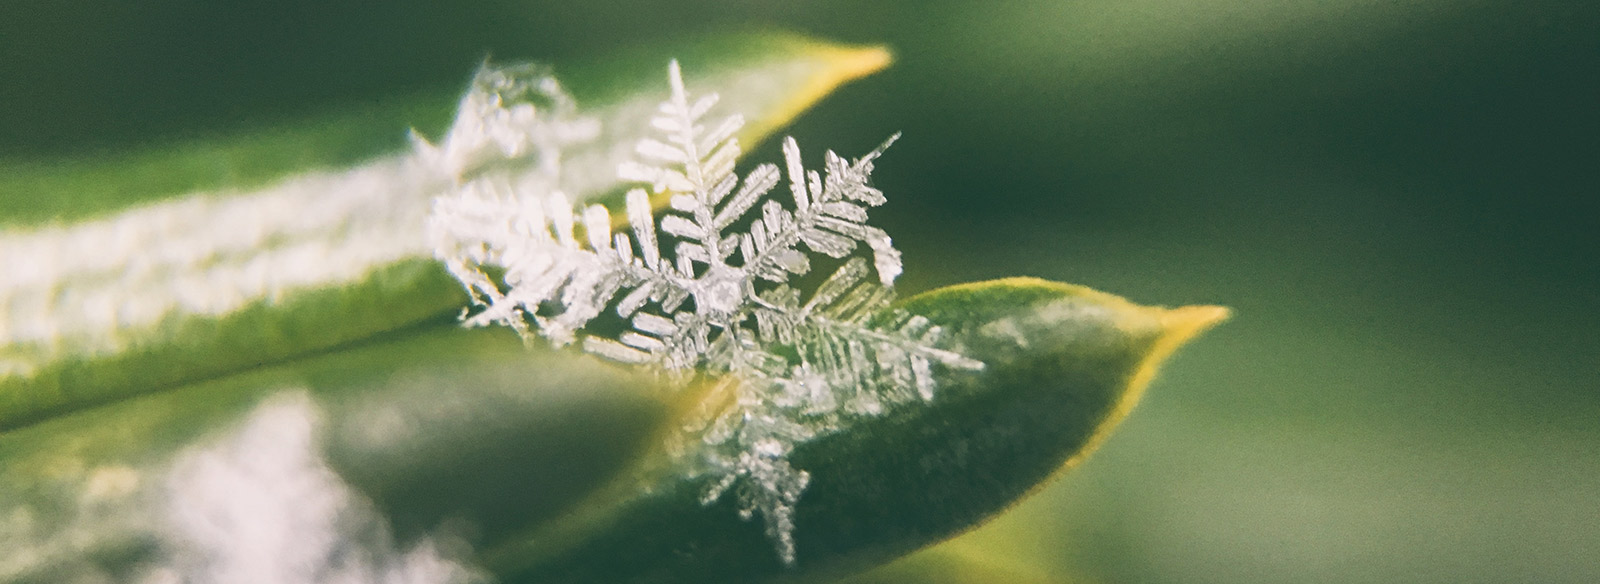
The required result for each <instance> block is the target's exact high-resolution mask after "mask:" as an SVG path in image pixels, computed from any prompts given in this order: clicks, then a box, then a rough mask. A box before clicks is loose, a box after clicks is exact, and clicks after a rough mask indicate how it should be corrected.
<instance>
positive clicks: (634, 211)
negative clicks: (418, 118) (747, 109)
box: [430, 61, 983, 564]
mask: <svg viewBox="0 0 1600 584" xmlns="http://www.w3.org/2000/svg"><path fill="white" fill-rule="evenodd" d="M669 80H670V84H671V96H670V97H669V98H668V99H667V100H666V101H665V102H663V103H662V104H661V106H660V108H659V110H658V112H657V114H656V115H655V117H654V118H653V119H652V120H651V124H652V126H653V128H654V129H655V130H657V131H658V132H659V133H660V137H659V139H654V138H650V139H644V140H642V141H640V142H639V144H638V147H637V149H636V152H637V154H638V155H639V156H640V157H642V158H643V159H644V160H645V161H646V162H630V163H625V164H623V165H621V167H620V168H619V169H618V174H619V176H620V177H621V178H623V179H625V180H633V181H639V182H641V183H645V184H646V185H648V186H649V188H650V190H652V191H654V192H655V193H657V194H658V195H661V196H664V197H667V199H668V201H669V202H670V206H671V211H670V212H668V213H665V214H663V216H662V217H661V218H660V220H659V224H658V223H657V220H656V219H655V218H654V216H653V212H652V207H651V203H650V195H649V194H648V193H647V192H646V189H645V188H642V187H641V188H635V189H632V190H630V191H628V192H627V194H626V196H625V210H626V215H627V224H628V227H629V228H630V229H628V231H629V232H631V235H630V233H628V232H620V231H619V232H616V233H613V231H612V225H613V223H612V218H611V214H610V213H609V212H608V211H607V210H606V209H605V208H604V207H602V206H599V205H591V206H588V207H585V208H584V209H582V211H581V213H580V212H578V211H575V210H574V209H573V207H572V204H571V202H570V201H569V200H568V198H567V197H566V195H564V194H562V193H560V192H553V191H549V190H542V191H541V190H537V189H529V188H527V187H526V185H527V184H530V181H528V180H525V179H519V180H510V179H508V178H507V177H505V176H498V175H494V174H492V173H491V174H481V173H480V174H479V175H477V176H475V177H473V178H472V179H470V180H463V181H462V182H461V183H460V184H459V186H458V187H457V189H456V190H455V192H453V193H451V194H450V195H448V196H445V197H441V198H439V199H438V200H437V201H436V202H435V208H434V215H433V216H432V217H431V218H430V230H431V232H432V234H433V237H434V241H435V243H436V245H437V250H438V256H439V257H440V259H441V260H443V261H444V263H445V265H446V266H447V267H448V268H449V270H450V271H451V273H452V274H454V275H455V276H456V277H457V278H459V279H460V280H461V282H462V283H463V284H464V285H465V286H466V287H467V289H468V291H469V292H470V293H471V295H472V297H473V302H474V304H475V306H476V307H477V309H476V311H469V312H468V313H464V314H463V318H464V320H465V322H466V323H467V324H468V325H472V326H482V325H489V324H502V325H506V326H510V327H511V328H513V329H515V330H517V331H518V332H519V333H520V334H521V335H523V337H524V339H530V340H531V339H535V338H543V339H545V340H546V341H548V342H550V343H551V344H554V345H556V346H565V345H569V344H573V343H580V344H581V345H582V347H583V348H584V349H585V350H587V351H588V352H591V353H594V354H596V355H600V356H602V357H605V358H609V359H612V360H616V361H621V362H625V363H632V364H639V365H645V366H650V367H652V368H654V369H656V370H659V371H662V372H665V373H667V374H668V375H669V376H671V377H673V378H676V379H678V380H680V381H684V380H687V379H688V378H691V377H695V376H700V377H701V378H706V379H714V380H716V383H718V384H720V388H721V389H723V390H729V391H731V392H732V394H733V395H734V396H735V400H734V405H733V406H732V407H730V408H728V409H727V410H726V411H725V412H722V413H721V414H720V415H718V416H717V417H716V418H714V419H713V420H712V421H711V422H710V423H709V424H708V425H707V426H706V427H705V428H703V429H701V434H702V439H703V441H704V445H705V446H706V448H703V449H698V450H697V452H699V456H700V459H699V460H696V461H694V462H695V464H694V466H695V468H696V469H697V471H696V472H697V473H698V474H700V475H704V476H709V477H710V478H711V480H710V483H711V486H710V487H709V488H708V489H707V490H706V492H705V494H704V500H703V502H704V503H705V504H707V505H710V504H712V503H714V502H715V501H718V500H720V499H722V498H723V497H724V496H725V495H727V494H729V493H732V494H733V495H734V496H735V497H736V499H737V505H738V509H739V513H740V515H741V516H743V517H744V518H745V519H747V520H748V519H751V518H752V517H753V516H754V515H755V514H756V513H760V514H761V516H762V518H763V519H764V521H765V524H766V532H767V534H768V536H769V537H771V538H772V539H773V541H774V544H775V546H776V547H777V551H778V554H779V556H780V558H781V559H782V560H783V561H784V563H785V564H792V563H793V562H794V561H795V543H794V536H793V532H794V511H795V506H796V504H797V503H798V502H799V499H800V496H801V494H802V493H803V492H804V491H805V488H806V485H807V484H808V483H809V481H810V475H809V474H808V473H807V472H806V471H804V470H801V469H797V468H795V467H793V466H792V465H791V464H790V463H789V455H790V453H791V452H792V451H793V450H794V448H795V447H797V446H798V445H799V444H802V443H805V442H806V441H808V440H811V439H813V438H816V437H818V436H821V435H824V434H827V433H829V432H831V431H834V430H835V429H837V428H838V427H839V424H840V423H841V422H842V421H844V420H846V419H849V418H852V417H864V416H875V415H879V414H881V413H883V412H884V411H886V410H887V409H888V408H890V407H893V406H895V405H897V404H903V403H909V402H913V401H917V400H928V399H932V397H933V391H934V385H935V384H934V377H933V369H934V367H935V365H940V366H944V367H949V368H954V369H965V370H975V369H979V368H981V367H982V366H983V364H982V363H980V362H978V361H975V360H972V359H968V358H966V357H963V356H962V355H960V354H959V353H957V352H954V351H951V350H947V349H942V348H939V347H938V346H937V345H938V342H939V338H940V329H939V327H936V326H932V325H931V323H930V322H929V321H928V320H927V319H926V318H923V317H920V316H914V315H910V314H907V313H905V312H904V311H901V310H898V309H893V308H891V307H890V302H891V301H892V300H893V298H894V294H893V291H892V285H893V283H894V280H895V278H896V277H897V276H898V275H899V274H900V272H901V260H900V252H899V251H897V250H896V249H895V248H894V247H893V245H892V244H891V242H890V239H889V236H888V234H886V233H884V232H883V230H881V229H878V228H876V227H872V226H869V225H867V224H866V220H867V209H868V208H870V207H875V206H878V205H881V204H883V203H884V201H885V199H884V195H883V193H882V192H880V191H878V190H877V189H874V188H872V187H871V186H869V185H868V184H867V181H868V179H869V178H870V175H871V173H872V164H873V162H874V161H875V160H877V158H878V157H879V156H880V155H881V154H882V153H883V151H884V149H886V148H888V146H889V145H890V144H891V143H893V142H894V140H895V138H896V137H898V135H897V136H896V137H891V138H890V139H889V140H888V141H887V142H885V143H884V144H883V145H882V146H879V147H878V148H877V149H875V150H873V151H872V152H869V153H868V154H866V155H865V156H862V157H860V158H857V159H855V160H854V161H847V160H845V159H843V158H841V157H839V156H838V155H836V154H834V153H833V152H831V151H830V152H828V153H827V154H826V158H825V160H824V170H825V174H824V173H818V172H816V171H809V172H808V171H806V170H805V169H804V166H803V165H802V164H801V159H800V149H799V146H798V145H797V144H796V143H795V141H794V139H793V138H786V139H785V140H784V141H783V154H784V162H785V166H786V169H784V170H783V171H780V169H779V168H778V167H777V166H776V165H773V164H762V165H760V166H757V167H756V168H755V169H753V170H751V171H750V172H749V173H748V174H747V175H745V176H744V177H743V178H742V179H741V178H740V177H739V176H737V175H736V174H735V173H734V162H735V160H736V159H737V158H738V157H739V154H740V150H739V144H738V141H737V139H735V137H734V134H735V133H736V132H737V131H738V130H739V129H740V127H741V126H742V124H743V119H742V118H741V117H739V116H737V115H735V116H729V117H727V118H724V119H722V120H720V121H718V122H717V123H715V124H709V125H708V124H704V123H703V120H704V118H705V117H706V114H707V113H708V112H709V111H710V110H711V108H712V107H713V106H714V105H715V104H716V101H717V97H716V96H715V95H714V94H713V95H707V96H702V97H699V98H698V99H691V96H690V94H689V92H688V91H687V90H686V89H685V88H684V84H683V79H682V74H681V72H680V70H679V66H678V63H677V62H676V61H673V62H672V63H671V65H670V67H669ZM468 103H479V102H477V101H474V98H473V97H472V96H471V95H470V94H469V96H468V98H467V99H464V100H463V105H464V106H465V105H466V104H468ZM499 105H500V107H501V108H504V107H505V104H503V103H502V104H499ZM510 107H511V108H512V109H513V110H514V109H515V108H516V107H520V106H510ZM555 114H556V115H555V116H554V117H556V118H558V119H559V118H561V116H562V115H563V114H562V113H561V112H560V111H557V112H555ZM462 115H463V116H468V117H470V118H471V120H469V121H467V122H459V121H458V125H459V124H462V123H467V124H470V125H471V127H472V128H476V129H474V130H473V131H472V132H471V133H469V135H488V136H494V135H497V134H496V132H494V131H492V130H485V129H484V128H485V127H492V126H493V125H494V123H493V120H497V119H502V117H503V116H505V115H506V114H505V113H504V112H503V111H501V110H500V109H496V108H487V109H485V110H483V111H474V112H468V111H467V110H466V108H465V107H464V108H463V113H462ZM511 118H515V119H519V120H520V118H517V116H515V115H512V116H511ZM485 120H489V122H485ZM536 120H537V116H536V115H535V116H534V117H533V118H528V119H527V120H521V121H519V123H523V122H533V121H536ZM552 123H558V122H552ZM559 123H566V122H559ZM523 125H524V127H537V126H538V124H537V123H533V124H532V125H531V126H529V125H528V124H527V123H523ZM708 128H710V129H709V130H708ZM524 134H540V132H527V131H525V132H524ZM545 134H549V132H545ZM452 135H454V131H452ZM520 139H521V138H516V139H513V140H510V141H509V143H512V144H513V145H516V144H520V143H521V142H518V140H520ZM546 143H547V147H548V148H552V149H554V148H555V146H550V144H553V143H554V141H551V140H546ZM495 144H503V143H502V142H495ZM450 146H451V144H450V142H449V141H447V142H446V146H445V148H444V150H446V151H448V150H449V148H450ZM502 149H503V151H504V152H507V153H510V152H511V151H512V150H514V148H507V147H503V146H502ZM555 156H557V155H556V154H548V155H545V156H544V158H546V159H554V157H555ZM785 177H786V178H787V179H788V180H787V182H788V190H789V193H790V195H791V203H792V207H790V206H786V205H784V204H783V203H780V202H778V201H777V200H774V199H769V198H767V196H768V194H769V193H770V192H771V191H773V190H774V189H775V188H776V187H777V186H778V185H779V183H780V181H781V180H782V179H783V178H785ZM543 184H555V183H554V182H553V181H549V182H545V183H543ZM758 203H760V209H759V212H754V213H753V211H755V210H756V208H757V204H758ZM745 225H747V227H745V228H744V229H743V230H736V229H735V227H738V226H745ZM658 228H659V230H660V231H661V232H665V236H663V235H662V234H661V233H658V231H657V230H658ZM668 243H672V244H675V245H673V246H672V247H671V254H670V255H667V254H663V253H662V249H663V247H666V246H667V244H668ZM802 245H803V246H804V247H805V248H806V249H809V250H810V251H811V252H815V253H818V254H822V255H824V256H828V257H829V258H834V259H833V260H828V261H838V260H843V263H842V265H840V266H839V267H838V268H837V269H835V270H834V271H833V272H832V274H831V275H830V276H828V277H827V278H826V279H825V280H824V281H823V282H822V283H821V284H819V285H817V286H816V287H815V289H814V290H812V291H811V292H810V294H809V295H804V294H802V291H801V289H799V288H797V287H796V286H797V285H796V284H795V280H797V279H798V278H799V277H801V276H804V275H805V274H807V273H808V272H809V271H810V270H811V263H812V261H811V257H810V256H808V254H807V253H805V252H803V251H801V246H802ZM863 246H864V247H865V248H866V249H868V250H870V254H871V258H872V260H871V262H870V265H869V262H868V261H867V260H866V259H865V258H862V257H852V253H853V252H855V250H857V249H858V248H861V247H863ZM735 257H737V260H735V259H734V258H735ZM486 269H489V270H492V271H495V272H497V273H499V274H501V275H500V279H501V280H502V281H503V282H504V285H503V286H502V285H500V284H499V283H497V282H496V279H495V278H494V277H491V275H490V274H489V273H488V272H486V271H485V270H486ZM874 274H875V276H876V277H871V276H873V275H874ZM607 309H611V310H612V311H614V312H615V314H616V315H617V316H618V317H620V318H622V319H625V323H626V326H625V327H624V328H625V329H626V330H624V331H623V332H621V333H620V334H617V335H614V336H611V335H602V334H597V333H593V332H591V331H590V330H588V329H586V327H588V326H589V325H590V324H591V322H593V321H595V320H596V319H597V318H600V317H601V316H602V313H604V312H605V311H607Z"/></svg>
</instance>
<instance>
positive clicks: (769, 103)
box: [0, 35, 888, 432]
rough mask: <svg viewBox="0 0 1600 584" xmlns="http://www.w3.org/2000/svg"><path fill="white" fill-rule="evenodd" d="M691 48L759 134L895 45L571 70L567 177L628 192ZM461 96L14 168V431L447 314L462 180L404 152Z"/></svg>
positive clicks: (816, 47)
mask: <svg viewBox="0 0 1600 584" xmlns="http://www.w3.org/2000/svg"><path fill="white" fill-rule="evenodd" d="M674 54H679V55H682V56H683V58H684V59H686V60H687V61H686V62H688V63H692V64H693V69H692V72H691V76H690V79H689V82H690V83H693V84H696V86H697V87H699V88H701V89H702V90H703V91H708V92H709V91H716V92H719V93H720V94H721V95H722V104H723V105H722V106H721V107H723V108H724V109H725V110H726V111H729V112H736V113H740V114H742V115H744V116H745V117H746V118H747V119H749V120H752V122H753V123H751V124H749V125H748V126H747V127H746V130H745V132H746V134H745V135H743V136H741V138H743V139H745V140H748V141H752V142H753V141H756V140H759V139H760V138H762V137H764V136H766V135H767V134H769V133H770V132H772V131H773V130H775V129H776V128H778V127H780V126H782V125H783V124H785V123H787V122H788V120H789V119H791V118H792V117H793V116H794V115H796V114H797V113H798V112H799V111H800V110H802V109H804V108H805V107H807V106H809V105H810V104H812V103H814V102H815V101H816V100H818V99H820V98H821V97H822V96H823V95H825V94H827V93H828V92H829V91H831V90H832V89H833V88H834V87H836V86H838V85H839V84H841V83H844V82H846V81H849V80H851V79H854V78H856V77H859V76H862V75H865V74H868V73H871V72H872V71H875V70H877V69H878V68H881V67H882V66H884V65H885V64H886V63H887V59H888V57H887V53H886V52H884V51H883V50H882V49H880V48H859V47H844V46H839V45H833V44H828V43H823V42H819V41H814V40H809V39H804V38H799V37H793V36H784V35H735V36H730V37H721V38H714V39H710V40H705V41H701V42H698V43H684V44H681V45H679V46H668V47H653V48H652V50H651V51H650V52H649V53H648V56H646V54H645V53H642V52H641V53H639V54H637V55H634V56H632V57H623V58H618V59H608V60H605V61H600V62H597V64H593V65H588V66H583V65H578V66H574V67H571V68H570V71H569V70H568V69H565V68H557V74H558V75H562V76H563V78H564V79H570V80H571V81H570V82H569V85H570V86H571V89H572V91H573V93H574V94H575V95H576V97H577V98H578V99H579V100H580V102H579V103H580V104H581V105H582V106H583V107H584V111H585V114H586V115H590V116H593V117H595V118H597V119H599V120H600V121H601V124H602V134H601V136H600V138H599V139H598V140H596V141H595V142H593V143H592V144H590V145H588V146H586V147H585V148H583V149H581V150H577V151H574V152H572V153H571V154H570V155H568V157H567V159H566V163H565V166H566V168H565V170H564V174H563V176H564V177H566V179H565V181H564V183H563V188H565V189H566V190H567V192H568V193H569V194H571V195H574V196H576V197H580V198H583V197H600V196H602V195H605V194H606V193H608V192H610V191H614V190H616V186H617V185H618V184H620V183H619V182H618V181H617V179H616V172H615V168H616V163H617V162H618V161H619V160H621V159H622V158H623V157H625V156H626V155H627V154H628V153H629V152H631V149H632V146H633V144H634V143H635V142H636V141H637V138H638V137H639V134H638V132H640V131H643V128H645V127H646V126H645V125H644V124H643V123H642V122H641V120H643V119H644V117H645V116H646V115H648V112H649V111H650V108H652V107H654V104H655V103H656V102H658V101H659V100H660V99H661V97H662V96H663V95H665V93H666V87H665V84H664V83H662V82H660V81H659V80H660V79H661V78H662V75H661V72H662V71H664V70H665V66H666V65H665V64H666V60H667V57H666V56H670V55H674ZM647 71H648V73H649V74H644V72H647ZM567 73H570V75H567ZM453 91H457V90H453ZM455 95H456V94H454V93H436V94H427V95H422V96H417V97H410V98H401V99H396V100H394V101H392V102H383V103H379V104H377V105H374V106H370V107H368V108H367V109H363V110H359V111H353V112H347V113H345V114H340V115H333V116H329V117H327V118H325V119H319V120H311V121H308V122H307V123H305V124H303V125H290V126H286V127H283V128H275V129H272V130H269V131H262V132H254V133H247V134H243V135H240V136H237V137H235V138H231V139H227V140H217V141H213V142H206V143H197V144H190V145H182V146H176V147H167V148H162V149H158V150H152V151H149V152H144V153H132V154H127V155H121V156H114V157H108V158H98V159H86V160H77V161H62V162H49V163H39V164H33V163H18V162H14V161H13V162H8V163H3V164H0V226H4V227H0V265H4V266H5V269H6V271H7V277H6V278H5V279H4V280H3V281H0V311H3V312H0V432H3V431H6V430H8V429H12V428H16V427H19V426H22V425H25V424H28V423H31V422H34V421H37V420H40V419H44V418H46V417H49V416H52V415H57V414H60V413H63V412H67V411H71V410H73V409H76V408H80V407H84V406H87V405H92V404H96V403H104V402H107V401H111V400H114V399H118V398H121V397H125V396H129V395H134V394H139V393H144V392H148V391H153V390H156V389H160V388H166V387H173V386H175V385H179V384H183V383H188V382H192V381H196V380H200V379H206V378H210V377H215V376H217V375H221V374H225V373H228V372H234V371H241V370H245V369H248V368H251V367H256V366H260V365H262V364H266V363H273V362H278V361H281V360H283V359H286V358H289V357H292V356H296V355H306V354H311V353H315V352H317V351H321V350H326V349H328V348H331V347H335V346H338V345H341V344H345V343H350V342H353V341H357V340H361V339H366V338H370V337H372V336H374V335H377V334H381V333H385V332H389V331H394V330H397V329H401V328H404V327H408V326H413V325H416V324H418V323H424V322H442V321H444V320H447V319H449V318H450V317H451V316H453V314H454V313H455V311H457V310H459V308H460V307H461V306H464V305H465V303H466V300H465V295H464V294H463V293H462V291H461V289H460V286H459V284H457V283H456V282H455V281H454V280H453V279H451V278H450V277H449V276H448V275H447V274H446V273H445V272H444V270H443V269H441V268H440V267H439V266H438V265H437V263H436V262H435V261H434V260H433V259H432V252H431V249H430V248H429V247H428V245H427V242H426V241H425V238H424V230H423V228H422V222H423V218H424V217H425V216H426V215H427V212H428V208H429V202H430V200H431V198H432V196H433V195H434V194H435V193H436V192H438V191H439V190H442V189H443V188H445V186H446V185H445V184H444V183H441V182H439V180H440V179H439V178H438V177H437V176H431V175H429V174H427V173H424V172H422V170H421V169H420V168H419V166H420V165H418V164H415V163H414V162H413V161H412V160H411V158H410V156H409V154H408V152H409V151H407V150H403V148H404V146H405V144H406V142H405V140H406V128H408V127H411V126H413V125H420V126H421V127H423V128H424V129H425V131H424V133H425V134H426V133H429V132H427V131H426V130H427V129H428V128H430V127H441V126H442V124H441V122H442V121H443V120H445V119H446V118H447V116H448V114H449V112H450V111H451V109H452V108H453V107H454V105H455V101H454V100H455ZM433 134H435V135H436V134H438V132H437V131H435V132H433Z"/></svg>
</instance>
